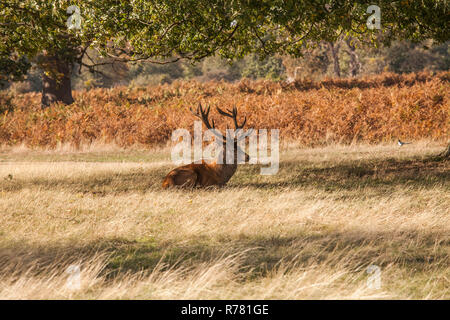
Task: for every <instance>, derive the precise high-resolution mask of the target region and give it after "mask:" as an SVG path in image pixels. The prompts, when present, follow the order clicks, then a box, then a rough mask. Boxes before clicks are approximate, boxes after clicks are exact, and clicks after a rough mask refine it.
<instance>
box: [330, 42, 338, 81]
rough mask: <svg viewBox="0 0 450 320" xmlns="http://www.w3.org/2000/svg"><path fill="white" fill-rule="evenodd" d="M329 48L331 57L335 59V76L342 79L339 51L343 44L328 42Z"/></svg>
mask: <svg viewBox="0 0 450 320" xmlns="http://www.w3.org/2000/svg"><path fill="white" fill-rule="evenodd" d="M328 46H329V47H330V51H331V56H332V57H333V62H334V74H335V75H336V77H338V78H340V77H341V67H340V65H339V49H340V47H341V43H340V41H339V40H337V41H336V42H335V43H332V42H328Z"/></svg>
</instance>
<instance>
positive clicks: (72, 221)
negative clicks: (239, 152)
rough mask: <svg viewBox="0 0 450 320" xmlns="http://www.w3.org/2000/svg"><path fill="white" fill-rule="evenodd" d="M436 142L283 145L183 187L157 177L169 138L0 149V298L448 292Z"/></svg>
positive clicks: (447, 213)
mask: <svg viewBox="0 0 450 320" xmlns="http://www.w3.org/2000/svg"><path fill="white" fill-rule="evenodd" d="M441 149H443V146H442V145H438V144H436V143H434V142H426V141H422V142H415V143H414V144H412V145H408V146H404V147H401V148H400V147H397V146H393V145H388V144H385V145H376V146H370V145H352V146H339V145H338V146H328V147H324V148H312V149H301V148H299V147H298V146H295V145H290V146H286V148H285V150H283V151H282V152H281V163H280V171H279V173H278V174H277V175H274V176H260V175H258V172H259V167H258V166H249V165H247V166H242V167H241V168H239V169H238V172H237V174H236V175H235V176H234V177H233V178H232V179H231V180H230V183H229V185H228V186H227V187H225V188H222V189H211V190H193V191H183V190H169V191H167V190H162V189H161V188H160V183H161V180H162V178H163V176H164V174H165V173H167V172H168V170H169V169H170V168H171V167H172V165H171V164H170V161H169V151H168V150H158V151H143V150H128V151H126V150H116V149H114V148H112V149H108V148H106V149H104V150H105V151H104V152H96V151H95V150H84V151H70V150H60V151H54V152H48V151H31V150H26V149H22V150H20V152H15V153H13V152H5V151H3V152H1V153H0V159H2V161H0V212H1V215H0V239H1V240H0V298H3V299H13V298H18V299H30V298H31V299H57V298H62V299H79V298H87V299H134V298H142V299H205V298H208V299H310V298H312V299H353V298H355V299H366V298H393V299H397V298H406V299H409V298H420V299H448V298H450V290H449V288H450V269H449V253H450V250H449V249H450V210H449V208H450V192H449V191H450V179H449V177H450V170H449V162H448V161H435V160H433V159H432V158H430V155H432V154H436V153H437V152H439V151H440V150H441ZM48 160H51V161H48ZM372 264H373V265H377V266H379V267H380V268H381V281H382V285H381V288H380V289H373V288H369V287H368V286H367V283H366V281H367V279H368V277H369V275H368V274H367V272H366V268H367V267H368V266H369V265H372ZM70 265H79V266H80V270H81V273H80V288H73V287H72V288H71V287H69V286H68V285H67V280H68V277H69V276H70V275H69V274H68V273H67V272H66V270H67V268H68V267H69V266H70Z"/></svg>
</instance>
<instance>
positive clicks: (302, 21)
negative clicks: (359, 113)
mask: <svg viewBox="0 0 450 320" xmlns="http://www.w3.org/2000/svg"><path fill="white" fill-rule="evenodd" d="M377 3H378V5H379V7H380V8H381V13H382V29H381V30H379V31H377V30H373V31H370V30H368V29H367V27H366V20H367V18H368V16H369V14H368V13H367V12H366V10H367V6H368V3H367V2H366V1H349V0H330V1H316V0H304V1H298V0H271V1H269V0H260V1H249V0H234V1H225V0H158V1H148V0H147V1H146V0H135V1H117V0H95V1H81V0H79V1H69V0H52V1H50V0H2V1H1V2H0V61H1V62H0V66H1V67H2V69H1V70H0V73H1V74H3V77H5V78H6V77H7V78H9V79H12V80H16V79H18V78H20V75H21V74H22V75H23V74H25V73H26V71H27V70H28V69H29V67H30V65H31V64H30V62H32V61H33V62H35V63H36V64H37V65H38V66H39V67H40V68H41V69H42V70H43V90H42V104H43V105H44V106H46V105H49V104H50V103H52V102H55V101H61V102H64V103H67V104H70V103H72V102H73V98H72V94H71V73H72V72H73V66H74V65H75V64H76V63H78V64H80V65H81V66H82V67H85V68H88V69H90V70H95V68H96V67H97V66H99V65H101V64H102V63H104V64H106V63H114V62H126V61H139V60H148V61H152V62H155V63H169V62H174V61H178V60H180V59H189V60H192V61H198V60H201V59H202V58H204V57H207V56H211V55H214V54H217V55H219V56H220V57H222V58H225V59H234V58H242V57H243V56H244V55H246V54H248V53H250V52H255V53H256V54H258V55H259V56H267V55H270V54H273V53H287V54H291V55H294V56H300V55H301V53H302V50H304V49H305V46H304V44H305V43H307V40H325V41H334V40H336V39H337V38H338V37H339V36H340V35H346V36H348V35H351V36H353V37H356V38H360V37H366V35H367V33H371V35H372V36H373V37H372V39H375V38H376V37H375V36H376V35H377V34H379V33H382V34H383V37H382V39H383V41H384V42H385V43H389V42H390V41H391V40H392V39H397V38H400V39H411V40H414V41H420V40H422V39H427V38H430V39H434V40H436V41H438V42H443V41H446V40H447V39H448V35H449V32H448V31H449V30H448V2H447V1H446V0H434V1H433V0H423V1H409V0H408V1H401V2H399V1H394V2H392V1H387V0H379V1H377ZM73 5H76V6H77V7H76V8H75V7H70V6H73ZM68 8H70V10H69V11H67V10H68ZM67 12H69V14H68V13H67ZM68 19H69V20H68ZM67 22H70V23H69V27H68V24H67ZM78 27H79V29H78ZM89 48H91V49H95V50H97V51H98V52H99V54H100V55H101V56H103V57H109V58H111V59H112V60H113V61H111V60H110V61H105V62H95V63H92V62H91V63H89V62H86V59H84V58H85V56H88V55H89V53H88V51H87V50H88V49H89ZM88 60H89V59H88Z"/></svg>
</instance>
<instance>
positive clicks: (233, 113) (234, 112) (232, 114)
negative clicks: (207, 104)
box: [217, 106, 253, 141]
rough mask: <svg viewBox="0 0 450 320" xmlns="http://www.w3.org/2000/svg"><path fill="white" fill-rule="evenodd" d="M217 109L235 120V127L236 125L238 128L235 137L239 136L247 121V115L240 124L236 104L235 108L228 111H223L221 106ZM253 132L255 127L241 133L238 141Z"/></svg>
mask: <svg viewBox="0 0 450 320" xmlns="http://www.w3.org/2000/svg"><path fill="white" fill-rule="evenodd" d="M217 111H218V112H219V113H220V114H221V115H223V116H225V117H228V118H231V119H233V121H234V127H235V129H236V134H235V137H237V136H238V134H239V132H240V130H242V129H243V128H244V126H245V124H246V123H247V117H244V122H242V124H241V125H239V124H238V121H237V109H236V106H234V107H233V109H227V111H228V112H226V111H223V110H222V109H220V108H219V107H217ZM252 133H253V129H250V130H249V131H248V132H247V133H246V134H242V135H240V136H239V137H238V138H237V141H240V140H242V139H244V138H245V137H248V136H249V135H251V134H252Z"/></svg>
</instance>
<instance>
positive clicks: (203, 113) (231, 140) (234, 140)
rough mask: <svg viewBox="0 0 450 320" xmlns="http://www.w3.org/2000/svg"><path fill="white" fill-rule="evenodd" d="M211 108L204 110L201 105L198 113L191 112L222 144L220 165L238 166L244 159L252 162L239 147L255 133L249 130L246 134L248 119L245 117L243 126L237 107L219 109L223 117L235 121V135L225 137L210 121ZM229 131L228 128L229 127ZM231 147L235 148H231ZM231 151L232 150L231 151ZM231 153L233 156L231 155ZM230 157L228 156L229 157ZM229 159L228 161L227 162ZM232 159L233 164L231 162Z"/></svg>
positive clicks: (219, 157) (219, 158) (212, 121)
mask: <svg viewBox="0 0 450 320" xmlns="http://www.w3.org/2000/svg"><path fill="white" fill-rule="evenodd" d="M209 111H210V107H209V106H207V107H206V108H203V107H202V105H201V104H199V105H198V107H197V112H194V111H193V110H192V109H191V112H192V113H193V114H194V115H195V116H196V117H197V118H200V119H201V120H202V122H203V123H204V124H205V126H206V128H208V129H209V130H211V132H212V133H213V134H214V135H215V136H216V137H217V138H218V139H219V142H221V143H222V151H221V152H220V153H219V156H218V159H217V160H218V161H217V162H218V163H219V164H224V165H232V166H236V165H237V163H238V160H240V159H244V160H245V162H248V161H249V160H250V156H249V155H248V154H247V153H245V151H244V150H242V149H241V148H240V147H239V141H241V140H243V139H245V138H246V137H248V136H249V135H251V134H252V133H253V130H249V131H248V132H246V133H244V132H243V128H244V126H245V123H246V122H247V117H244V121H243V122H242V124H240V125H239V124H238V120H237V109H236V107H233V109H230V110H227V111H223V110H222V109H220V108H218V107H217V111H218V112H219V114H221V115H222V116H225V117H228V118H231V119H233V122H234V128H235V131H234V135H233V136H232V137H231V136H230V135H226V137H225V136H223V135H222V134H221V133H220V132H219V131H217V130H216V127H215V123H214V120H211V122H210V121H209V119H208V116H209ZM227 131H228V126H227ZM227 139H228V148H227ZM230 145H232V146H233V148H230ZM230 149H231V150H230ZM224 150H226V152H224ZM230 153H231V154H230ZM227 155H228V156H227ZM227 159H228V161H227ZM230 159H232V162H231V163H228V162H230V161H229V160H230Z"/></svg>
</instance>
